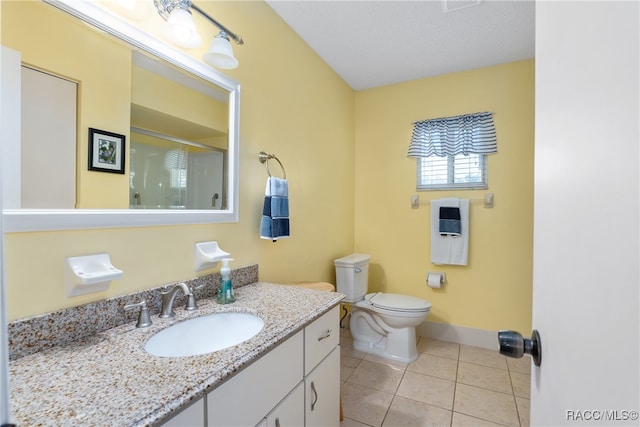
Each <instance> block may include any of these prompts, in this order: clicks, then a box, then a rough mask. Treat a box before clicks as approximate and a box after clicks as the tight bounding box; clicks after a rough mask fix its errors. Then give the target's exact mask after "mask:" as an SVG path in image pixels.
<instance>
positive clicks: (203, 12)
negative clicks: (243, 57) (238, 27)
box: [191, 2, 244, 44]
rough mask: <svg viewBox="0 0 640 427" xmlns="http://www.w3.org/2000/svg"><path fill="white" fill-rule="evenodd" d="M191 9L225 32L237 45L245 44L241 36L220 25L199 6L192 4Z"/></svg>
mask: <svg viewBox="0 0 640 427" xmlns="http://www.w3.org/2000/svg"><path fill="white" fill-rule="evenodd" d="M191 8H192V9H193V10H195V11H196V12H198V13H199V14H200V15H202V16H203V17H204V18H205V19H206V20H207V21H209V22H211V23H212V24H213V25H215V26H216V27H218V29H219V30H221V31H224V32H225V33H227V35H228V36H229V37H230V38H232V39H233V41H235V42H236V43H237V44H244V40H242V37H240V36H239V35H237V34H236V33H234V32H233V31H231V30H229V29H228V28H227V27H225V26H224V25H222V24H221V23H219V22H218V21H216V20H215V19H213V18H212V17H211V16H209V15H208V14H207V13H206V12H205V11H204V10H202V9H200V8H199V7H198V6H196V5H195V4H194V3H193V2H191Z"/></svg>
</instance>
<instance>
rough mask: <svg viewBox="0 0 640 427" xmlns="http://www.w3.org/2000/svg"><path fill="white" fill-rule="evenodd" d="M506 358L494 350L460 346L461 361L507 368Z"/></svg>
mask: <svg viewBox="0 0 640 427" xmlns="http://www.w3.org/2000/svg"><path fill="white" fill-rule="evenodd" d="M506 359H507V358H506V357H505V356H503V355H501V354H500V353H498V351H496V350H487V349H485V348H479V347H471V346H468V345H461V346H460V360H461V361H463V362H469V363H475V364H477V365H484V366H490V367H492V368H500V369H507V361H506Z"/></svg>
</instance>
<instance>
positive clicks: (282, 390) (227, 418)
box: [207, 331, 303, 427]
mask: <svg viewBox="0 0 640 427" xmlns="http://www.w3.org/2000/svg"><path fill="white" fill-rule="evenodd" d="M302 348H303V336H302V331H300V332H298V333H297V334H296V335H294V336H293V337H291V338H289V339H288V340H287V341H285V342H284V343H282V344H280V345H279V346H277V347H276V348H275V349H273V350H272V351H270V352H269V353H267V354H266V355H264V356H262V357H261V358H260V359H258V360H257V361H255V362H254V363H253V364H251V365H249V366H248V367H246V368H245V369H243V370H242V371H240V372H239V373H238V374H236V375H235V376H234V377H232V378H230V379H229V381H227V382H226V383H224V384H222V385H221V386H219V387H218V388H216V389H214V390H213V391H212V392H211V393H209V394H208V395H207V421H208V426H209V427H235V426H237V427H247V426H255V425H256V424H259V423H260V421H261V420H262V419H263V418H264V417H265V415H267V414H268V413H269V412H271V410H272V409H273V408H274V407H276V405H277V404H278V402H280V401H281V400H282V399H284V397H285V396H287V394H288V393H289V392H290V391H291V390H293V389H294V387H295V386H296V385H297V384H298V383H300V381H301V380H302V372H303V366H302V359H303V354H302Z"/></svg>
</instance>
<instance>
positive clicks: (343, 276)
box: [335, 254, 431, 362]
mask: <svg viewBox="0 0 640 427" xmlns="http://www.w3.org/2000/svg"><path fill="white" fill-rule="evenodd" d="M370 259H371V256H370V255H366V254H352V255H348V256H346V257H343V258H339V259H337V260H335V265H336V287H337V291H338V292H340V293H341V294H344V295H346V298H345V299H344V300H343V302H346V303H350V304H351V320H350V322H349V327H350V328H351V335H352V336H353V347H354V348H355V349H356V350H359V351H362V352H365V353H370V354H375V355H377V356H381V357H385V358H387V359H392V360H398V361H401V362H412V361H414V360H416V359H417V358H418V350H417V349H416V326H418V325H419V324H420V323H422V322H423V321H424V319H426V317H427V314H429V309H430V308H431V303H430V302H427V301H424V300H422V299H420V298H416V297H411V296H408V295H398V294H387V293H383V292H376V293H367V288H368V278H369V260H370Z"/></svg>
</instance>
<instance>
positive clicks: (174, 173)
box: [0, 0, 240, 232]
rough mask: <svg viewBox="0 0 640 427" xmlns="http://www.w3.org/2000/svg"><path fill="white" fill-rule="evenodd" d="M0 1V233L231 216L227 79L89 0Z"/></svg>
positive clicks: (233, 183)
mask: <svg viewBox="0 0 640 427" xmlns="http://www.w3.org/2000/svg"><path fill="white" fill-rule="evenodd" d="M0 7H2V15H1V16H2V30H1V31H2V38H1V40H2V45H3V73H2V76H3V77H2V79H3V82H2V83H3V95H2V98H3V99H2V102H3V110H4V109H5V108H7V106H9V108H11V107H12V106H13V107H14V108H13V110H15V109H16V108H15V106H17V109H18V110H19V111H20V114H18V117H17V119H18V120H16V118H15V117H14V118H13V119H12V118H11V117H7V116H6V115H3V119H2V120H3V123H2V127H3V135H2V149H3V174H4V175H3V176H4V178H5V179H4V180H3V181H4V182H3V200H4V210H3V214H4V215H3V216H4V225H5V231H9V232H11V231H36V230H60V229H81V228H109V227H123V226H125V227H126V226H147V225H171V224H194V223H215V222H234V221H237V218H238V211H237V206H238V133H239V125H238V118H239V91H240V89H239V84H238V83H237V82H235V81H233V80H232V79H229V78H228V77H226V76H224V75H222V74H220V73H218V72H217V71H215V70H213V69H211V68H209V67H208V66H206V65H205V64H203V63H201V62H199V61H197V60H195V59H194V58H192V57H191V56H188V55H186V54H184V53H183V52H181V51H179V50H176V49H174V48H173V47H171V46H169V45H167V44H165V43H164V42H162V41H160V40H158V39H157V38H156V37H154V36H152V35H150V34H149V33H147V32H144V31H142V30H140V29H139V28H138V27H136V26H135V25H133V24H131V23H129V22H127V21H125V20H123V19H121V18H119V17H117V16H116V15H114V14H112V13H110V11H109V10H107V9H105V8H103V7H101V6H100V5H99V3H93V2H85V1H74V0H44V1H43V2H2V4H1V5H0ZM25 19H27V20H28V23H27V22H26V21H25V23H21V22H20V21H21V20H23V21H24V20H25ZM87 24H89V25H87ZM5 48H8V49H11V54H6V49H5ZM15 55H17V58H15V59H14V61H13V62H14V63H17V68H19V70H18V71H9V72H5V66H6V64H5V62H7V63H10V62H12V61H9V60H8V59H10V58H12V57H13V56H15ZM5 59H6V61H5ZM13 66H14V67H15V64H14V65H13ZM12 78H14V79H20V80H21V81H22V82H23V84H22V85H11V84H10V82H8V81H7V79H9V80H10V79H12ZM26 82H28V83H26ZM25 83H26V84H25ZM5 88H9V89H8V90H6V91H5ZM25 88H26V89H25ZM27 89H28V90H27ZM7 92H9V93H7ZM12 102H13V103H14V104H13V105H12V104H11V103H12ZM4 111H7V110H4ZM42 115H44V118H41V116H42ZM5 119H8V122H5ZM35 123H38V124H39V125H38V126H36V125H34V124H35ZM7 129H9V131H7Z"/></svg>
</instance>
